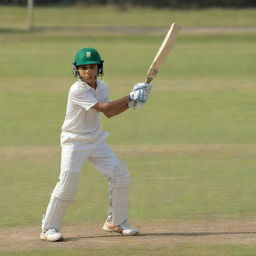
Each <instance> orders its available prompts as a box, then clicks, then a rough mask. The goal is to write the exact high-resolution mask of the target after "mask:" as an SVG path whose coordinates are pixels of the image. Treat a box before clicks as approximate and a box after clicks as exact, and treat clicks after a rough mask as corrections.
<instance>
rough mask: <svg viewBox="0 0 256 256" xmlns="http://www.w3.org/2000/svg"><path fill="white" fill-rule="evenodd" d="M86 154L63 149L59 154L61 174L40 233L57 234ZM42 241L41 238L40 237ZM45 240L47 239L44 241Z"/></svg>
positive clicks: (71, 149)
mask: <svg viewBox="0 0 256 256" xmlns="http://www.w3.org/2000/svg"><path fill="white" fill-rule="evenodd" d="M88 154H89V153H88V152H86V151H82V150H75V149H73V148H69V147H63V148H62V152H61V172H60V176H59V182H58V183H57V184H56V186H55V188H54V190H53V192H52V194H51V198H50V202H49V204H48V207H47V210H46V213H45V215H44V216H43V220H42V231H43V232H46V231H47V230H50V229H54V230H55V231H57V232H59V231H60V227H61V222H62V220H63V218H64V216H65V214H66V211H67V209H68V206H69V204H70V203H71V202H72V201H73V199H74V195H75V192H76V189H77V184H78V178H79V173H80V170H81V167H82V165H83V163H84V161H85V159H86V158H87V157H88ZM41 238H42V239H44V238H43V237H41ZM46 240H47V239H46Z"/></svg>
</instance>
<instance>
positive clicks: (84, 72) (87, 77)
mask: <svg viewBox="0 0 256 256" xmlns="http://www.w3.org/2000/svg"><path fill="white" fill-rule="evenodd" d="M78 71H79V74H80V76H81V78H82V80H83V81H84V82H86V83H87V84H88V85H90V86H92V87H94V86H95V85H96V79H97V75H98V65H97V64H86V65H81V66H78Z"/></svg>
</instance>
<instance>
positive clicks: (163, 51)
mask: <svg viewBox="0 0 256 256" xmlns="http://www.w3.org/2000/svg"><path fill="white" fill-rule="evenodd" d="M180 29H181V27H180V26H179V25H177V24H176V23H172V25H171V27H170V29H169V31H168V32H167V34H166V36H165V39H164V41H163V42H162V44H161V46H160V48H159V50H158V52H157V54H156V56H155V58H154V60H153V62H152V64H151V66H150V68H149V70H148V73H147V79H146V83H150V82H151V81H152V80H153V79H154V78H155V76H156V75H157V73H158V71H159V69H160V67H161V66H162V65H163V63H164V61H165V59H166V57H167V55H168V53H169V52H170V50H171V49H172V47H173V45H174V43H175V41H176V38H177V36H178V34H179V32H180Z"/></svg>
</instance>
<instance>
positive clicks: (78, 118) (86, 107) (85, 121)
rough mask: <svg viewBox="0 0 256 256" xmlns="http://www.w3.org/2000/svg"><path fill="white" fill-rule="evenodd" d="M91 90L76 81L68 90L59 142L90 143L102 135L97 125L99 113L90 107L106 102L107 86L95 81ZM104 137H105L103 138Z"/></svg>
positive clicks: (84, 84)
mask: <svg viewBox="0 0 256 256" xmlns="http://www.w3.org/2000/svg"><path fill="white" fill-rule="evenodd" d="M96 82H97V87H96V89H93V88H92V87H90V86H89V85H88V84H86V83H85V82H82V81H76V82H75V83H74V84H73V85H72V86H71V88H70V91H69V94H68V103H67V110H66V116H65V120H64V123H63V125H62V134H61V142H62V143H63V142H72V140H74V141H82V142H92V141H94V140H97V139H98V138H99V137H102V136H103V135H104V132H103V131H102V129H101V128H100V125H99V114H100V113H99V112H98V111H96V110H95V109H93V108H92V107H93V106H94V105H95V104H96V103H97V102H108V101H109V98H108V88H107V85H106V84H105V83H104V82H103V81H101V80H97V81H96ZM104 137H105V136H104Z"/></svg>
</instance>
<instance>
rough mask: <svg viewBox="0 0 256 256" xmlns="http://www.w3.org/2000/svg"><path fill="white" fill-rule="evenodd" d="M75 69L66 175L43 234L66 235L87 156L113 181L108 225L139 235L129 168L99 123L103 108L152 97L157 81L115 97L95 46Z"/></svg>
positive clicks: (64, 139) (64, 136)
mask: <svg viewBox="0 0 256 256" xmlns="http://www.w3.org/2000/svg"><path fill="white" fill-rule="evenodd" d="M73 71H74V75H75V77H76V78H77V81H76V82H75V83H74V84H73V85H72V86H71V88H70V91H69V94H68V102H67V109H66V115H65V120H64V123H63V126H62V132H61V168H60V176H59V181H58V182H57V184H56V186H55V188H54V189H53V191H52V194H51V197H50V201H49V204H48V207H47V209H46V212H45V214H44V215H43V219H42V232H41V234H40V238H41V239H42V240H46V241H51V242H55V241H60V240H63V236H62V234H61V233H60V229H61V223H62V220H63V218H64V216H65V214H66V211H67V209H68V206H69V204H70V203H71V202H72V201H73V199H74V195H75V192H76V189H77V184H78V179H79V173H80V170H81V168H82V166H83V163H84V162H85V161H86V160H88V161H89V162H91V163H92V164H93V165H94V166H95V168H96V169H98V170H99V171H100V172H101V173H102V174H103V175H104V176H105V177H106V179H107V181H108V183H109V189H110V207H109V210H108V216H107V219H106V221H105V223H104V225H103V230H105V231H110V232H118V233H120V234H122V235H127V236H132V235H137V234H138V233H139V230H138V229H136V228H134V227H131V226H129V225H128V223H127V206H128V204H127V202H128V187H129V185H130V176H129V173H128V169H127V166H126V165H125V164H124V163H123V162H122V161H120V160H119V159H118V158H117V156H116V155H115V154H114V153H113V151H112V150H111V148H110V147H109V146H108V145H107V144H106V142H105V138H106V137H107V135H108V133H107V132H105V131H103V130H102V129H101V127H100V125H99V114H100V113H103V114H104V115H105V116H107V117H108V118H110V117H113V116H115V115H119V114H121V113H123V112H124V111H126V110H127V109H129V108H131V109H138V108H139V107H140V106H141V105H143V104H145V103H146V102H147V99H148V94H149V93H150V91H151V88H152V86H151V84H147V83H143V82H141V83H136V84H135V86H134V87H133V90H132V91H131V92H130V93H129V95H127V96H124V97H123V98H120V99H117V100H115V101H110V100H109V96H108V88H107V85H106V84H105V83H104V82H103V81H102V80H100V79H98V77H99V76H102V75H103V60H102V59H101V57H100V54H99V53H98V51H97V50H95V49H94V48H83V49H80V50H79V51H78V52H77V54H76V56H75V60H74V62H73Z"/></svg>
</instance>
